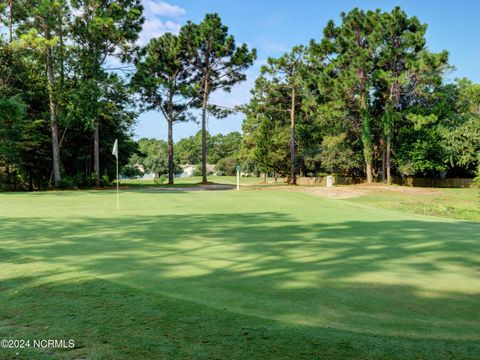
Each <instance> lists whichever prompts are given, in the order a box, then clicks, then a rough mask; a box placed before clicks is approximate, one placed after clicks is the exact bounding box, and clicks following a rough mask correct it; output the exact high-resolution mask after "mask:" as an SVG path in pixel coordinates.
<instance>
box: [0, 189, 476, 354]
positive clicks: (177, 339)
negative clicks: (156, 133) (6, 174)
mask: <svg viewBox="0 0 480 360" xmlns="http://www.w3.org/2000/svg"><path fill="white" fill-rule="evenodd" d="M114 203H115V196H114V192H111V191H90V192H52V193H29V194H27V193H24V194H0V204H1V205H2V209H5V208H6V204H8V205H9V211H8V213H7V212H3V211H2V213H1V217H0V234H1V235H0V241H1V242H0V244H1V245H0V260H1V264H2V271H1V272H0V288H1V293H0V303H1V305H2V306H1V307H0V338H7V339H8V338H12V339H36V338H45V339H50V338H53V339H74V340H75V345H76V348H75V349H73V350H58V349H57V350H55V357H56V358H69V359H70V358H72V359H78V358H89V359H97V358H98V359H101V358H116V359H128V358H132V357H135V358H172V357H175V358H185V359H187V358H198V359H203V358H204V359H210V358H218V359H224V358H234V359H251V358H265V359H267V358H268V359H281V358H305V359H312V358H325V357H326V358H335V359H341V358H344V359H348V358H352V357H355V358H365V359H370V358H372V359H374V358H378V359H384V358H389V359H395V358H398V359H406V358H422V359H454V358H459V359H460V358H461V359H466V358H470V359H475V358H478V356H479V354H480V347H479V343H478V342H479V340H480V332H479V323H480V316H479V309H480V294H479V290H478V289H480V281H479V271H480V255H479V254H480V243H479V233H480V225H479V224H478V223H468V222H459V221H453V220H447V219H439V218H430V217H422V216H417V215H408V214H402V213H397V212H390V211H387V210H378V209H374V208H369V207H365V206H361V205H355V204H350V203H347V202H344V201H341V200H331V199H324V198H318V197H314V196H309V195H306V194H301V193H293V192H281V191H262V190H251V191H241V192H236V191H217V192H212V191H192V192H186V191H185V192H183V191H181V190H179V191H175V192H160V191H157V192H155V191H142V190H131V191H126V192H124V193H122V197H121V210H120V211H119V212H116V211H114V207H115V204H114ZM280 209H281V210H280ZM290 209H291V211H290ZM15 352H19V353H20V355H21V356H23V358H28V359H31V358H34V359H35V358H38V359H50V358H51V357H52V354H51V353H46V352H42V351H39V350H34V349H20V350H18V349H12V350H8V349H7V350H5V349H4V350H2V351H1V353H0V355H1V356H0V357H1V358H8V357H9V356H14V355H15Z"/></svg>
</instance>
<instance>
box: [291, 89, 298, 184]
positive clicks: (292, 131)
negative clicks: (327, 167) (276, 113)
mask: <svg viewBox="0 0 480 360" xmlns="http://www.w3.org/2000/svg"><path fill="white" fill-rule="evenodd" d="M290 161H291V167H290V184H291V185H295V184H296V183H297V179H296V177H295V87H293V86H292V107H291V109H290Z"/></svg>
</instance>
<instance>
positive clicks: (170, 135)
mask: <svg viewBox="0 0 480 360" xmlns="http://www.w3.org/2000/svg"><path fill="white" fill-rule="evenodd" d="M172 128H173V120H172V119H168V183H169V184H170V185H172V184H173V129H172Z"/></svg>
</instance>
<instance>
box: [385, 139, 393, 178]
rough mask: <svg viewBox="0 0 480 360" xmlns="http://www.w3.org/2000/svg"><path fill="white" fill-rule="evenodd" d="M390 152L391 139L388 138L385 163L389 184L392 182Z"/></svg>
mask: <svg viewBox="0 0 480 360" xmlns="http://www.w3.org/2000/svg"><path fill="white" fill-rule="evenodd" d="M390 153H391V139H387V151H386V154H385V165H386V167H387V184H388V185H391V184H392V170H391V169H392V166H391V161H390Z"/></svg>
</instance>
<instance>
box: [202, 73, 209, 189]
mask: <svg viewBox="0 0 480 360" xmlns="http://www.w3.org/2000/svg"><path fill="white" fill-rule="evenodd" d="M207 101H208V79H206V80H205V84H204V87H203V100H202V183H203V184H206V183H207Z"/></svg>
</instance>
